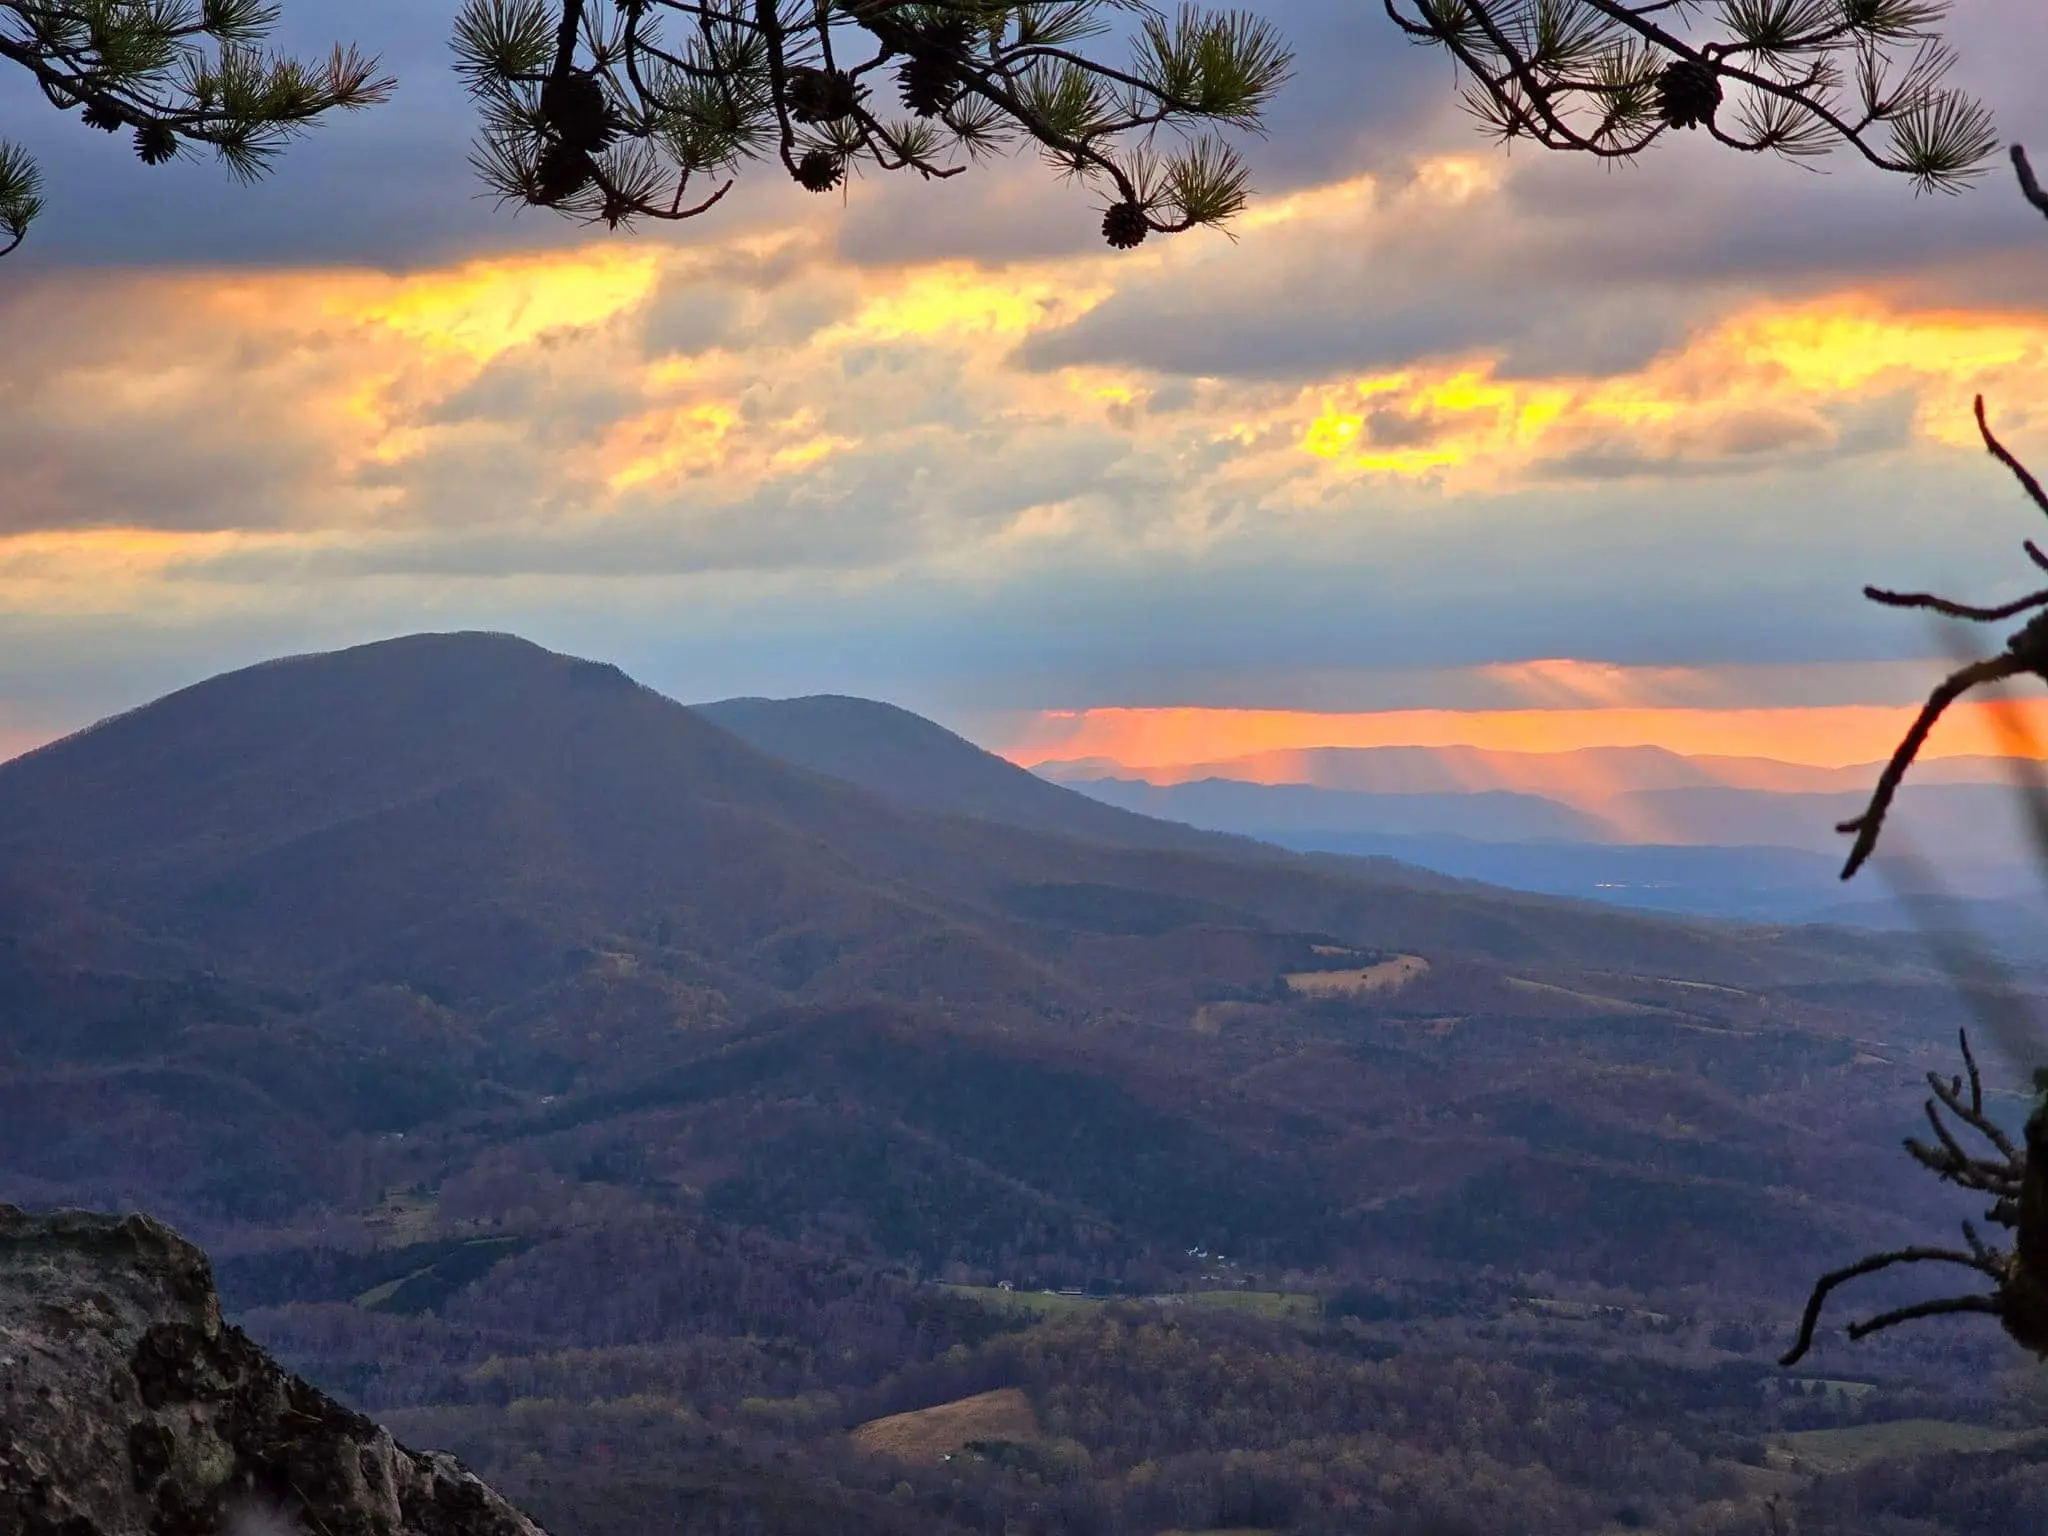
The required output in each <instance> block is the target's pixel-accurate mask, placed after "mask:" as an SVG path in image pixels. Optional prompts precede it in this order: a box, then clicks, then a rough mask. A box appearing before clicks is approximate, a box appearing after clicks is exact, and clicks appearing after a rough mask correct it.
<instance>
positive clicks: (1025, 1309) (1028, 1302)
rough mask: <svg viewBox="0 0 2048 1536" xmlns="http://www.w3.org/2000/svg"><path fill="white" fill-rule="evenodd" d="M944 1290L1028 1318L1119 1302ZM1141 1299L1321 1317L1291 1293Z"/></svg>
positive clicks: (1318, 1306)
mask: <svg viewBox="0 0 2048 1536" xmlns="http://www.w3.org/2000/svg"><path fill="white" fill-rule="evenodd" d="M946 1289H947V1290H949V1291H951V1292H952V1293H953V1294H954V1295H956V1296H964V1297H966V1298H967V1299H968V1300H970V1301H976V1302H979V1303H981V1304H982V1305H983V1306H985V1307H991V1308H994V1309H995V1310H997V1311H1000V1312H1009V1313H1013V1314H1019V1315H1023V1316H1030V1317H1064V1316H1066V1315H1068V1314H1069V1313H1072V1312H1085V1311H1088V1310H1090V1309H1091V1308H1095V1307H1100V1306H1106V1305H1107V1304H1108V1303H1109V1302H1110V1301H1112V1300H1117V1299H1120V1298H1115V1297H1108V1296H1061V1295H1056V1294H1054V1293H1053V1292H1051V1291H1005V1290H1002V1289H1000V1288H999V1287H997V1286H992V1285H949V1286H947V1287H946ZM1122 1299H1130V1298H1122ZM1141 1299H1142V1300H1144V1301H1146V1302H1148V1303H1150V1304H1152V1305H1154V1306H1162V1307H1197V1308H1200V1309H1201V1310H1203V1311H1205V1312H1250V1313H1252V1314H1253V1315H1255V1316H1258V1317H1264V1318H1271V1319H1272V1320H1274V1321H1276V1322H1288V1323H1315V1322H1320V1321H1321V1320H1322V1316H1323V1302H1322V1298H1321V1297H1319V1296H1310V1295H1307V1294H1306V1293H1303V1292H1295V1291H1186V1292H1177V1293H1175V1294H1173V1295H1168V1296H1146V1297H1143V1298H1141Z"/></svg>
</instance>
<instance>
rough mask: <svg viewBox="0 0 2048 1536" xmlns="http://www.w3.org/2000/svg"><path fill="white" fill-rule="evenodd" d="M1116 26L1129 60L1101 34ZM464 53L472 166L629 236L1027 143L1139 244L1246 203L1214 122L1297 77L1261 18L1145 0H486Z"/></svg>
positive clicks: (1107, 225) (474, 10)
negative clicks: (1123, 24)
mask: <svg viewBox="0 0 2048 1536" xmlns="http://www.w3.org/2000/svg"><path fill="white" fill-rule="evenodd" d="M1119 13H1124V14H1126V15H1128V16H1129V18H1130V21H1131V25H1130V26H1129V27H1128V28H1127V31H1128V33H1129V35H1128V37H1126V38H1125V39H1123V40H1122V41H1123V42H1124V43H1125V44H1127V49H1126V52H1127V55H1128V56H1127V57H1126V58H1125V59H1124V60H1123V61H1121V62H1119V63H1110V62H1106V61H1105V60H1104V59H1102V58H1100V57H1098V56H1096V54H1095V53H1093V52H1091V51H1089V50H1088V48H1087V45H1088V44H1089V43H1091V42H1093V41H1096V40H1099V39H1101V38H1102V37H1104V36H1105V35H1106V34H1109V33H1111V32H1112V31H1113V30H1114V28H1113V25H1112V24H1113V22H1114V21H1115V20H1116V18H1117V16H1118V14H1119ZM455 45H456V53H457V58H458V64H457V67H458V68H459V69H460V70H461V72H462V74H463V77H464V78H465V80H466V81H467V82H468V84H469V87H470V91H471V93H472V95H473V96H474V97H475V98H476V100H477V102H478V105H479V107H480V108H481V110H482V113H483V134H482V137H481V139H480V140H479V142H478V145H477V149H476V152H475V154H474V156H473V157H472V159H473V163H474V164H475V165H476V167H477V169H478V171H479V172H480V173H481V174H482V176H483V178H484V181H485V182H486V184H487V185H489V186H490V187H491V188H492V189H493V190H494V191H496V192H497V193H498V194H499V196H500V197H502V198H503V199H504V200H506V201H507V202H511V203H523V204H528V205H532V206H536V207H544V208H552V209H555V210H556V211H558V212H560V213H564V214H567V215H569V216H570V217H572V218H580V219H588V220H599V221H602V222H604V223H605V224H608V225H612V226H614V227H616V226H618V225H620V224H624V223H628V222H631V221H632V220H634V219H641V218H654V219H687V218H692V217H695V216H696V215H698V214H701V213H703V212H705V211H706V210H707V209H709V208H710V207H712V206H713V205H714V204H716V203H717V202H718V200H719V199H720V198H722V197H723V196H724V195H725V193H726V191H727V190H728V189H729V188H730V187H731V186H732V184H733V181H732V178H733V177H734V176H735V175H736V174H737V173H738V172H739V171H740V170H741V169H742V168H744V167H746V166H748V165H751V164H760V163H772V164H776V165H779V166H780V168H781V169H782V171H783V172H784V173H785V174H787V175H788V176H789V177H791V178H792V179H793V180H794V181H796V182H797V184H798V185H800V186H802V187H803V188H805V189H806V190H808V191H811V192H829V191H831V190H832V189H834V188H835V187H838V186H840V185H842V184H843V183H844V181H845V179H846V178H847V176H848V175H850V174H853V173H856V172H858V171H860V170H862V169H872V170H877V171H907V172H912V173H914V174H916V175H918V176H921V177H924V178H926V179H928V180H938V179H945V178H949V177H953V176H957V175H959V174H961V173H962V172H963V171H965V170H966V169H967V167H968V165H969V164H970V163H971V162H972V161H973V160H975V159H978V158H982V157H985V156H988V155H991V154H995V153H999V152H1001V151H1004V150H1006V149H1009V148H1011V147H1014V146H1018V145H1027V144H1028V145H1031V146H1033V147H1035V148H1036V149H1037V150H1038V151H1039V153H1040V154H1041V155H1043V156H1044V158H1045V159H1046V160H1047V161H1048V162H1049V163H1050V164H1051V165H1052V166H1053V168H1054V169H1056V170H1057V171H1058V172H1059V173H1061V174H1062V175H1065V176H1070V177H1073V178H1075V179H1077V180H1079V181H1081V182H1083V183H1084V184H1087V185H1089V186H1091V187H1093V188H1096V189H1097V190H1098V191H1099V192H1100V194H1101V195H1102V197H1103V198H1104V200H1105V203H1106V207H1105V210H1104V212H1103V216H1102V233H1103V236H1104V238H1105V239H1107V240H1108V241H1109V243H1110V244H1111V245H1115V246H1119V247H1126V248H1127V247H1130V246H1134V245H1137V244H1139V243H1140V242H1141V241H1143V240H1144V239H1145V238H1146V237H1147V236H1148V235H1150V234H1153V233H1155V232H1156V233H1162V234H1166V233H1173V232H1176V231H1179V230H1184V229H1190V228H1192V227H1194V226H1195V225H1198V224H1220V223H1222V222H1224V221H1225V220H1226V219H1228V218H1229V217H1230V216H1231V215H1232V214H1234V213H1236V212H1237V211H1238V210H1239V209H1240V208H1242V207H1243V206H1244V202H1245V197H1246V191H1247V175H1246V171H1245V167H1244V163H1243V161H1242V160H1241V159H1240V158H1239V157H1238V155H1237V153H1236V151H1235V150H1233V149H1232V148H1231V147H1230V146H1229V145H1228V144H1226V143H1225V142H1224V141H1223V140H1222V139H1221V138H1220V137H1218V136H1217V133H1216V131H1215V130H1218V129H1225V128H1227V129H1237V130H1254V129H1256V128H1257V127H1258V126H1259V120H1260V115H1261V113H1262V111H1263V110H1264V108H1265V105H1266V103H1267V102H1268V101H1269V100H1270V99H1271V97H1272V95H1273V93H1274V91H1275V90H1277V89H1278V88H1279V86H1280V84H1281V82H1282V81H1283V80H1284V79H1285V78H1286V76H1287V72H1288V64H1289V59H1288V53H1287V49H1286V48H1285V47H1284V46H1283V45H1282V43H1281V42H1280V39H1279V36H1278V34H1277V33H1276V32H1275V31H1274V30H1273V29H1272V28H1271V27H1270V26H1268V25H1267V24H1266V23H1264V22H1261V21H1258V20H1255V19H1253V18H1251V17H1249V16H1246V15H1244V14H1242V13H1237V12H1228V11H1215V12H1211V11H1203V10H1198V9H1196V8H1194V7H1192V6H1188V7H1184V8H1183V9H1182V10H1180V11H1179V12H1178V13H1177V14H1176V15H1175V16H1173V17H1171V18H1169V17H1167V16H1165V15H1163V14H1161V13H1160V12H1158V11H1155V10H1152V9H1151V8H1149V7H1144V6H1140V5H1137V4H1134V3H1133V0H1067V3H1063V4H1051V5H1048V4H1024V5H1018V4H998V3H990V0H925V3H917V4H909V3H901V0H561V3H559V4H555V3H550V0H469V3H468V4H467V5H465V7H464V8H463V11H462V14H461V16H460V18H459V19H458V21H457V23H456V33H455ZM704 178H710V179H715V181H716V184H715V185H714V186H712V187H710V189H709V190H708V191H703V190H701V188H702V180H701V179H704Z"/></svg>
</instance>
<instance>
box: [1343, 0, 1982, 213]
mask: <svg viewBox="0 0 2048 1536" xmlns="http://www.w3.org/2000/svg"><path fill="white" fill-rule="evenodd" d="M1382 3H1383V4H1384V5H1385V7H1386V11H1387V14H1388V16H1390V17H1391V18H1393V20H1394V22H1395V24H1396V25H1398V26H1399V27H1400V28H1401V29H1402V30H1403V31H1405V32H1406V33H1407V34H1408V35H1409V36H1410V37H1411V38H1413V39H1415V40H1416V41H1417V42H1419V43H1423V44H1427V45H1431V46H1435V47H1441V48H1443V49H1445V50H1446V51H1448V52H1449V53H1450V54H1451V56H1452V57H1453V58H1454V59H1456V60H1457V62H1458V65H1459V67H1460V74H1461V76H1462V77H1463V79H1464V93H1463V94H1464V98H1465V103H1466V105H1467V106H1468V107H1469V108H1470V109H1471V110H1472V112H1473V113H1474V114H1476V115H1477V116H1478V118H1479V119H1480V121H1481V122H1482V123H1483V124H1485V126H1486V127H1487V128H1488V129H1489V130H1490V131H1491V132H1493V133H1495V134H1496V135H1498V136H1499V137H1500V138H1502V139H1504V140H1514V139H1532V140H1534V141H1535V142H1536V143H1538V144H1541V145H1542V146H1544V147H1545V148H1546V149H1560V150H1576V151H1579V152H1582V153H1585V154H1591V155H1598V156H1601V157H1603V158H1607V159H1624V160H1625V159H1630V158H1633V157H1634V156H1636V155H1639V154H1641V153H1643V152H1644V151H1645V150H1647V149H1649V148H1650V147H1651V146H1652V145H1654V144H1655V143H1656V142H1657V141H1658V140H1659V139H1661V138H1663V137H1664V136H1665V134H1667V133H1668V132H1670V131H1672V130H1674V129H1692V130H1697V129H1704V130H1705V131H1706V132H1707V133H1708V134H1709V135H1710V136H1711V137H1712V138H1714V139H1715V140H1716V141H1718V142H1719V143H1722V144H1725V145H1727V146H1729V147H1730V148H1731V149H1739V150H1745V151H1748V152H1750V153H1762V152H1765V151H1769V152H1772V153H1775V154H1780V155H1785V156H1788V157H1790V158H1793V159H1808V158H1812V157H1815V156H1820V155H1825V154H1828V153H1829V152H1831V151H1833V150H1836V149H1840V148H1847V149H1850V150H1853V151H1854V152H1855V153H1857V154H1860V155H1861V156H1862V157H1863V158H1864V159H1865V160H1867V161H1869V162H1870V163H1871V164H1872V165H1874V166H1876V167H1878V168H1879V169H1880V170H1885V171H1892V172H1896V173H1898V174H1900V175H1904V176H1910V177H1911V178H1912V179H1913V180H1914V181H1915V182H1917V183H1918V184H1919V185H1921V186H1923V187H1928V188H1936V189H1941V190H1947V191H1954V190H1956V189H1958V188H1959V187H1960V186H1962V185H1963V184H1965V183H1966V182H1968V181H1969V180H1970V179H1971V178H1973V177H1975V176H1977V175H1979V174H1981V173H1982V171H1983V170H1984V167H1985V162H1986V161H1987V160H1989V158H1990V156H1991V153H1992V151H1993V150H1995V149H1996V148H1997V147H1998V137H1997V134H1996V133H1995V132H1994V131H1993V128H1992V124H1991V115H1990V113H1989V112H1987V111H1986V110H1985V109H1984V107H1983V106H1982V104H1980V103H1978V102H1976V101H1974V100H1972V99H1971V98H1970V97H1969V96H1967V95H1965V94H1964V93H1963V92H1962V91H1959V90H1957V89H1955V88H1954V87H1952V86H1950V85H1948V84H1947V83H1946V82H1947V76H1948V73H1949V70H1950V68H1951V67H1952V65H1953V64H1954V61H1955V55H1954V52H1953V50H1952V49H1951V48H1950V47H1949V46H1948V45H1947V44H1946V43H1944V42H1943V41H1942V40H1941V38H1940V37H1939V36H1938V35H1937V34H1936V32H1935V30H1934V29H1935V27H1936V26H1937V25H1938V24H1939V23H1940V22H1941V21H1942V19H1943V18H1944V17H1945V16H1946V14H1947V11H1948V4H1947V0H1711V3H1707V0H1638V3H1634V4H1624V3H1621V0H1382Z"/></svg>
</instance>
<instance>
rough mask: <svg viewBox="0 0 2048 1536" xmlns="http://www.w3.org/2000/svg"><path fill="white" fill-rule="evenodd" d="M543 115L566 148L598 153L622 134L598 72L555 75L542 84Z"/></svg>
mask: <svg viewBox="0 0 2048 1536" xmlns="http://www.w3.org/2000/svg"><path fill="white" fill-rule="evenodd" d="M540 116H541V121H542V122H543V123H544V124H546V125H547V128H548V130H549V131H550V132H552V133H553V134H554V136H555V138H556V140H557V141H558V142H559V143H561V145H562V146H563V147H564V148H565V149H571V150H578V151H581V152H582V153H583V154H586V155H594V154H596V153H597V152H598V151H599V150H601V149H603V148H604V147H605V146H606V145H608V144H610V143H611V141H612V140H613V139H614V138H616V137H617V136H618V131H619V121H618V118H617V117H616V116H615V115H614V114H613V112H612V104H611V102H610V100H609V99H608V98H607V97H606V96H605V93H604V86H603V85H602V84H600V83H599V82H598V79H597V77H596V76H595V75H586V74H569V75H560V76H556V77H553V78H551V79H550V80H549V81H548V83H547V84H546V85H544V86H542V87H541V88H540Z"/></svg>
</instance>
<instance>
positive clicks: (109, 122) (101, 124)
mask: <svg viewBox="0 0 2048 1536" xmlns="http://www.w3.org/2000/svg"><path fill="white" fill-rule="evenodd" d="M84 122H85V126H86V127H88V128H97V129H99V130H100V132H102V133H119V132H120V131H121V130H122V129H123V128H125V127H127V126H128V119H127V118H125V117H123V116H122V115H121V109H120V108H118V107H109V106H106V105H104V104H103V103H101V102H97V101H94V102H88V103H87V104H86V108H85V116H84Z"/></svg>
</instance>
